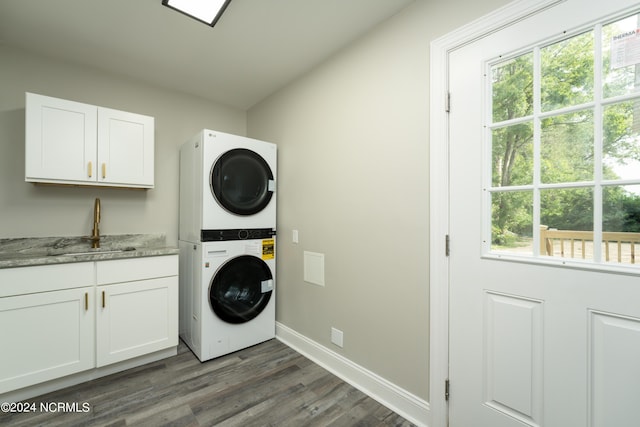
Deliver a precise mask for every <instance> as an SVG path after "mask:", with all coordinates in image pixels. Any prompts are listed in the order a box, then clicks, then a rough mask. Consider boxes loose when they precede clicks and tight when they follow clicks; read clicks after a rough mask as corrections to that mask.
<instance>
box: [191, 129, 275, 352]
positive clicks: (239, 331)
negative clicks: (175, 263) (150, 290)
mask: <svg viewBox="0 0 640 427" xmlns="http://www.w3.org/2000/svg"><path fill="white" fill-rule="evenodd" d="M276 168H277V149H276V145H275V144H272V143H269V142H264V141H258V140H255V139H251V138H245V137H241V136H237V135H230V134H226V133H222V132H217V131H213V130H208V129H205V130H203V131H201V132H199V133H198V134H197V135H196V136H195V137H193V138H192V139H191V140H189V141H188V142H186V143H185V144H184V145H183V146H182V148H181V149H180V229H179V232H180V235H179V240H180V241H179V246H180V336H181V337H182V339H183V341H184V342H185V343H186V344H187V345H188V346H189V347H190V348H191V350H192V351H193V352H194V354H195V355H196V356H197V357H198V359H200V360H201V361H205V360H209V359H212V358H215V357H218V356H222V355H225V354H228V353H231V352H234V351H237V350H240V349H243V348H246V347H250V346H252V345H255V344H258V343H261V342H263V341H266V340H269V339H271V338H274V337H275V300H276V298H275V277H276V259H275V234H276V197H275V194H274V193H275V188H276Z"/></svg>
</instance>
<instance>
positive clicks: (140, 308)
mask: <svg viewBox="0 0 640 427" xmlns="http://www.w3.org/2000/svg"><path fill="white" fill-rule="evenodd" d="M97 297H98V304H97V306H96V313H97V315H96V322H97V323H96V331H97V355H96V360H97V366H98V367H100V366H105V365H109V364H111V363H115V362H119V361H122V360H126V359H130V358H133V357H137V356H141V355H143V354H147V353H151V352H154V351H158V350H162V349H165V348H169V347H174V346H176V345H178V277H177V276H173V277H162V278H157V279H150V280H140V281H135V282H127V283H119V284H115V285H106V286H98V288H97Z"/></svg>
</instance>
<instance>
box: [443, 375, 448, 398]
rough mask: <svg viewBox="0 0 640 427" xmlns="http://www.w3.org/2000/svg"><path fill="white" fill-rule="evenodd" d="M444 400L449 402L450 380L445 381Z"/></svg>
mask: <svg viewBox="0 0 640 427" xmlns="http://www.w3.org/2000/svg"><path fill="white" fill-rule="evenodd" d="M444 400H446V401H449V379H448V378H447V379H446V380H444Z"/></svg>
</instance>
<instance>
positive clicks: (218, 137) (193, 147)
mask: <svg viewBox="0 0 640 427" xmlns="http://www.w3.org/2000/svg"><path fill="white" fill-rule="evenodd" d="M276 174H277V147H276V145H275V144H272V143H270V142H264V141H259V140H256V139H251V138H246V137H242V136H237V135H231V134H227V133H222V132H217V131H213V130H209V129H204V130H202V131H201V132H199V133H198V134H197V135H196V136H194V137H193V138H192V139H191V140H189V141H188V142H186V143H185V144H184V145H183V146H182V147H181V149H180V236H179V238H180V240H185V241H190V242H199V241H204V240H208V239H205V238H203V236H202V234H201V233H202V230H251V229H272V230H275V228H276V197H275V194H274V193H275V190H276V178H277V176H276ZM248 237H249V236H242V237H241V238H248ZM209 240H213V239H209ZM218 240H224V238H219V239H218Z"/></svg>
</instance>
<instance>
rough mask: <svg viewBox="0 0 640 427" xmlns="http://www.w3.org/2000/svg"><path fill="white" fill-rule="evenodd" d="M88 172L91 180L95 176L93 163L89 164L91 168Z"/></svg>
mask: <svg viewBox="0 0 640 427" xmlns="http://www.w3.org/2000/svg"><path fill="white" fill-rule="evenodd" d="M87 169H88V171H89V178H91V177H92V176H93V163H92V162H89V166H88V167H87Z"/></svg>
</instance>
